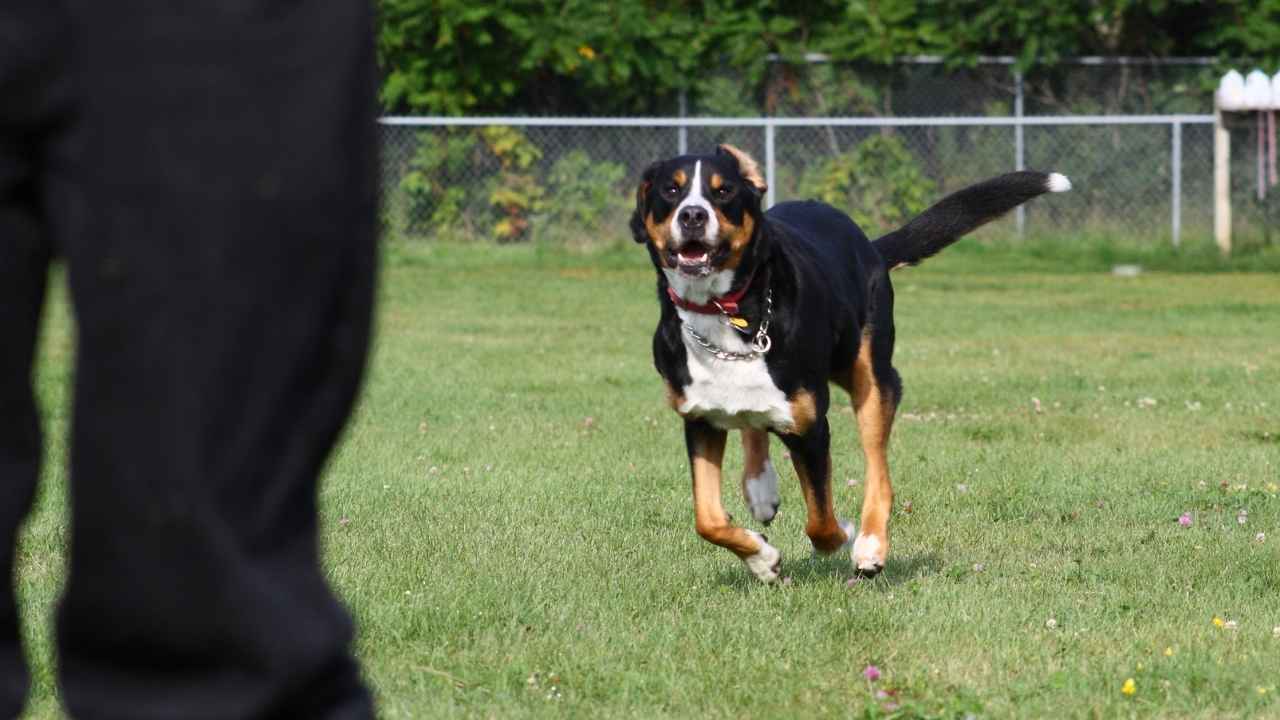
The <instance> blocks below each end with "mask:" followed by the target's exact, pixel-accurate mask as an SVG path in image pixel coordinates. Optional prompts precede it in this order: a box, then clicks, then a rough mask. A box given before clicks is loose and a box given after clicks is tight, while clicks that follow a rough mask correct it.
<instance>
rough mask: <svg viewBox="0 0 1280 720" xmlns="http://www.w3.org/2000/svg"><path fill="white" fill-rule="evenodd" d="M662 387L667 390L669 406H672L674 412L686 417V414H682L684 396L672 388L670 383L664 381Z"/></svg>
mask: <svg viewBox="0 0 1280 720" xmlns="http://www.w3.org/2000/svg"><path fill="white" fill-rule="evenodd" d="M662 385H663V387H665V388H666V389H667V404H668V405H670V406H671V409H672V410H675V411H676V414H677V415H680V416H681V417H684V413H682V412H680V407H681V406H682V405H684V395H681V394H680V391H678V390H676V389H675V388H673V387H671V383H669V382H665V381H664V382H663V383H662Z"/></svg>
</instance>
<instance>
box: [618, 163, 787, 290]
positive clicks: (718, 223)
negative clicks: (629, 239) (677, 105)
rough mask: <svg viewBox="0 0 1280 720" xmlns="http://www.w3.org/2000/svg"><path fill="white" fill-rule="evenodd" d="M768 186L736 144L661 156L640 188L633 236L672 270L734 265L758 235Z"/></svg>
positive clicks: (705, 271)
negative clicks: (708, 151) (706, 152)
mask: <svg viewBox="0 0 1280 720" xmlns="http://www.w3.org/2000/svg"><path fill="white" fill-rule="evenodd" d="M765 187H766V186H765V182H764V178H763V177H762V176H761V174H760V167H759V166H758V165H757V164H756V161H755V160H753V159H752V158H751V156H749V155H747V154H746V153H745V152H743V151H741V150H739V149H738V148H736V147H734V146H732V145H721V146H719V147H717V148H716V151H715V153H713V154H711V155H682V156H680V157H677V158H672V159H671V160H665V161H659V162H656V163H654V164H652V165H650V166H649V168H648V169H647V170H645V171H644V176H643V177H642V178H641V180H640V186H639V188H638V189H637V190H636V210H635V212H634V213H633V214H632V215H631V233H632V236H633V237H634V238H635V241H636V242H638V243H646V244H647V245H648V246H649V251H650V254H651V255H652V256H653V259H654V262H655V263H657V264H658V266H659V267H660V268H662V269H664V270H667V271H669V272H677V273H679V274H681V275H684V276H687V277H690V278H700V277H706V276H708V275H710V274H711V273H714V272H717V271H719V270H726V269H730V270H731V269H734V268H736V267H738V265H739V264H740V263H741V262H742V259H743V256H744V254H745V253H746V252H747V250H748V247H749V246H750V244H751V242H752V241H753V240H754V239H755V237H756V230H757V228H758V227H759V226H760V220H761V198H762V196H763V194H764V191H765Z"/></svg>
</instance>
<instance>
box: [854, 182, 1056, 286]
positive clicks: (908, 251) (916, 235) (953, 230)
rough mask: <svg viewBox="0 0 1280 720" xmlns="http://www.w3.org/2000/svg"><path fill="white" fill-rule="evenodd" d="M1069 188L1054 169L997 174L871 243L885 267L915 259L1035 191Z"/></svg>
mask: <svg viewBox="0 0 1280 720" xmlns="http://www.w3.org/2000/svg"><path fill="white" fill-rule="evenodd" d="M1070 189H1071V181H1070V180H1068V179H1067V176H1066V175H1059V174H1058V173H1042V172H1030V171H1023V172H1012V173H1008V174H1005V175H1000V176H998V177H993V178H991V179H990V180H984V181H982V182H980V183H978V184H976V185H970V186H969V187H967V188H964V189H963V190H959V191H957V192H954V193H952V194H950V195H948V196H946V197H945V198H943V199H942V200H940V201H938V203H937V204H935V205H934V206H933V207H931V208H929V209H928V210H925V211H924V212H923V213H921V214H919V215H917V216H916V217H915V218H913V219H912V220H911V221H910V222H908V223H907V224H906V225H903V226H902V227H900V228H898V229H897V230H894V231H893V232H891V233H889V234H888V235H885V236H884V237H882V238H879V239H878V240H876V241H875V243H874V244H875V246H876V249H877V250H879V251H880V255H881V256H882V257H883V258H884V259H885V263H886V264H887V265H888V266H889V267H890V268H895V267H899V266H901V265H915V264H916V263H918V262H920V261H921V260H924V259H925V258H927V257H930V256H933V255H936V254H938V253H939V252H940V251H941V250H942V249H943V248H945V247H946V246H948V245H950V244H951V243H953V242H955V241H956V240H959V239H960V237H961V236H962V235H965V234H966V233H969V232H972V231H973V230H975V229H977V228H978V227H980V226H982V225H984V224H986V223H988V222H991V221H992V220H995V219H996V218H998V217H1000V216H1001V215H1003V214H1005V213H1006V212H1008V211H1010V210H1012V209H1013V208H1015V207H1017V206H1019V205H1021V204H1022V203H1024V202H1026V201H1028V200H1030V199H1031V198H1034V197H1036V196H1037V195H1043V194H1044V193H1047V192H1066V191H1068V190H1070Z"/></svg>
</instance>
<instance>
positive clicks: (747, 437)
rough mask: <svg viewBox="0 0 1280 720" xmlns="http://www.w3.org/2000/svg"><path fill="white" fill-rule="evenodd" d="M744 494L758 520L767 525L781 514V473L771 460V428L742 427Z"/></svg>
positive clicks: (748, 505)
mask: <svg viewBox="0 0 1280 720" xmlns="http://www.w3.org/2000/svg"><path fill="white" fill-rule="evenodd" d="M742 454H743V463H742V497H743V498H744V499H745V500H746V501H747V507H748V508H750V509H751V515H752V517H754V518H755V519H756V520H759V521H760V522H762V523H764V524H765V525H768V524H769V523H770V522H771V521H772V520H773V516H774V515H777V514H778V504H779V503H780V502H781V499H780V498H779V497H778V473H777V472H776V471H775V470H774V469H773V462H772V461H770V460H769V431H768V430H756V429H755V428H746V429H744V430H743V431H742Z"/></svg>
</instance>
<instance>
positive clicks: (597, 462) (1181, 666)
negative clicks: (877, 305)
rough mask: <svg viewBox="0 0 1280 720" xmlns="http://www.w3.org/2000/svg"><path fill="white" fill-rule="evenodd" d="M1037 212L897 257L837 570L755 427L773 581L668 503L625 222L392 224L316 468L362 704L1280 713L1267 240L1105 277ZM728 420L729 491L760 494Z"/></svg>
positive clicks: (519, 709)
mask: <svg viewBox="0 0 1280 720" xmlns="http://www.w3.org/2000/svg"><path fill="white" fill-rule="evenodd" d="M1053 247H1058V248H1059V249H1060V250H1061V249H1062V248H1066V250H1061V251H1052V250H1050V251H1047V252H1046V251H1040V250H1036V251H1031V250H1027V249H1012V248H1008V247H1004V248H1000V247H997V248H989V247H984V246H982V245H979V244H977V243H971V244H968V245H966V244H963V243H962V244H961V245H960V246H957V248H955V249H953V250H952V251H949V252H948V253H947V254H944V255H943V256H942V257H940V258H937V259H935V260H933V261H930V262H929V263H927V264H925V265H924V266H922V267H919V268H913V269H908V270H903V271H899V272H897V273H895V276H894V282H895V285H896V288H897V308H898V309H897V313H898V314H897V317H898V350H897V355H896V360H897V365H898V368H899V370H900V371H901V373H902V375H903V378H904V381H905V386H906V393H905V398H904V400H903V403H902V406H901V409H900V414H899V420H898V422H897V425H896V432H895V433H894V435H893V442H892V444H891V453H890V462H891V467H892V470H893V478H894V481H895V488H896V491H897V499H896V508H895V516H894V520H893V526H892V531H893V543H894V544H893V553H892V555H891V556H890V559H889V565H888V567H887V569H886V571H885V573H884V574H883V575H882V576H881V577H879V578H877V579H875V580H872V581H861V582H856V583H853V584H852V585H849V584H848V583H847V581H848V580H849V579H850V577H851V572H850V566H849V563H848V558H847V557H834V558H823V559H811V557H810V553H809V543H808V540H807V539H806V538H805V536H804V533H803V524H804V511H803V501H802V499H801V495H800V492H799V488H798V486H797V485H796V481H795V474H794V471H793V470H792V469H791V468H790V467H789V463H783V462H779V463H778V465H779V471H780V473H781V474H782V487H781V490H782V497H783V500H782V510H781V513H780V514H779V517H778V518H777V520H776V521H775V522H774V523H773V525H772V526H771V528H770V529H769V531H768V534H769V537H770V541H771V542H772V543H773V544H775V545H777V546H778V547H779V548H780V549H781V550H782V552H783V575H784V576H787V577H789V578H790V582H789V584H787V585H785V586H779V587H765V586H762V585H760V584H759V583H757V582H756V581H755V580H753V579H752V578H751V577H750V576H749V574H748V572H747V571H746V569H745V568H744V567H743V566H742V565H741V564H740V563H739V561H738V560H737V559H736V558H734V557H733V556H732V555H731V554H730V553H728V552H725V551H723V550H720V549H718V548H715V547H713V546H711V545H710V544H708V543H705V542H703V541H702V540H700V539H699V538H698V536H697V535H696V534H695V533H694V530H693V514H692V507H691V500H690V489H689V486H690V483H689V479H688V469H687V467H686V461H685V452H684V448H683V439H682V438H683V436H682V431H681V425H680V421H679V419H678V418H677V417H676V416H675V415H674V414H673V413H671V411H670V410H668V409H667V407H666V404H665V402H664V399H663V393H662V385H661V383H660V381H659V380H658V378H657V376H656V374H655V373H654V371H653V368H652V364H651V359H650V351H649V343H650V335H651V332H652V329H653V325H654V322H655V320H656V317H657V307H656V300H655V298H654V288H653V283H654V281H653V272H652V269H651V268H649V266H648V264H647V258H646V257H645V255H644V253H643V251H642V250H640V249H639V248H636V247H634V246H628V247H627V248H625V249H623V250H618V251H609V252H604V253H598V254H595V255H587V256H573V255H565V254H562V253H556V252H550V251H539V250H538V249H536V248H529V247H487V248H480V247H460V246H423V245H419V246H411V245H396V246H392V247H391V248H390V249H389V250H388V252H387V262H386V264H385V266H384V272H383V278H382V279H383V286H382V301H381V306H380V310H379V315H380V317H379V332H378V338H377V341H376V347H375V351H374V356H373V360H372V366H371V370H370V374H369V377H368V381H367V384H366V388H365V394H364V398H363V401H362V403H361V406H360V409H359V411H358V413H357V415H356V416H355V417H354V419H353V421H352V423H351V425H350V427H349V430H348V432H347V434H346V436H345V439H344V441H343V443H342V445H341V447H340V449H339V450H338V452H337V454H336V455H335V457H334V459H333V461H332V462H331V464H330V467H329V470H328V473H327V477H326V480H325V483H324V485H323V490H322V500H323V522H322V527H323V539H324V544H325V547H326V559H327V568H328V573H329V577H330V579H331V580H332V582H333V584H334V585H335V586H336V588H337V589H338V591H339V592H340V593H341V595H342V596H343V597H344V598H345V600H346V602H347V603H348V605H349V607H350V608H351V610H352V613H353V614H354V616H355V618H356V620H357V622H358V624H359V639H358V645H357V652H358V654H359V656H360V658H361V660H362V662H363V663H364V667H365V672H366V675H367V678H368V681H369V684H370V685H371V686H372V688H373V690H374V692H375V693H376V696H377V699H378V703H379V707H380V711H381V714H382V715H383V716H385V717H387V718H439V717H496V718H523V717H580V718H610V717H635V718H654V717H672V718H693V717H698V718H770V717H788V718H789V717H964V716H965V715H966V714H968V713H972V714H974V715H975V716H977V717H1116V716H1129V715H1136V716H1142V717H1188V716H1192V717H1280V699H1278V697H1277V696H1278V695H1280V275H1277V274H1276V273H1275V272H1274V270H1275V266H1277V265H1280V263H1276V262H1275V258H1276V256H1275V255H1274V254H1273V255H1270V256H1265V257H1264V258H1263V259H1262V260H1258V259H1257V258H1255V259H1254V260H1246V261H1242V262H1241V263H1239V264H1236V265H1233V266H1228V267H1243V268H1246V269H1252V270H1260V271H1256V272H1249V273H1242V272H1203V273H1177V272H1165V271H1160V272H1147V273H1144V274H1143V275H1141V276H1139V277H1137V278H1119V277H1114V276H1112V275H1111V274H1110V273H1109V272H1106V269H1107V268H1108V267H1109V264H1108V263H1109V261H1111V260H1112V259H1116V258H1113V256H1112V254H1107V253H1103V254H1102V255H1099V254H1098V253H1093V254H1085V255H1083V256H1081V255H1072V254H1070V253H1071V251H1070V245H1069V243H1059V244H1058V245H1057V246H1053ZM1081 257H1083V258H1084V259H1080V258H1081ZM1268 258H1269V259H1268ZM1120 259H1123V258H1120ZM1188 263H1189V265H1191V266H1194V267H1196V268H1198V269H1213V268H1217V267H1218V264H1217V261H1216V260H1214V259H1212V258H1210V257H1208V256H1204V257H1201V258H1200V259H1198V260H1193V261H1188ZM1148 266H1149V267H1157V268H1160V267H1166V268H1172V267H1177V266H1178V263H1177V261H1176V259H1174V260H1170V259H1169V258H1168V257H1165V256H1155V257H1153V258H1152V261H1151V262H1150V263H1148ZM69 328H70V323H69V320H68V311H67V308H66V305H65V301H63V300H61V294H60V293H59V294H58V295H57V296H56V297H55V302H54V303H53V305H52V308H51V312H50V314H49V319H48V324H47V327H46V331H45V338H44V343H43V349H42V354H41V360H42V366H41V371H40V375H39V380H38V382H39V393H40V397H41V399H42V401H43V404H44V407H45V412H46V421H47V425H48V428H49V452H50V458H51V460H50V462H49V463H48V464H47V471H46V476H45V482H44V491H43V494H42V497H41V499H40V501H39V503H38V506H37V509H36V511H35V512H34V513H33V515H32V519H31V521H30V522H29V524H28V527H27V529H26V532H25V535H24V538H23V544H22V548H21V554H20V567H19V572H18V580H17V581H18V584H19V588H20V592H21V596H22V599H21V602H22V605H23V608H24V610H25V614H26V618H25V621H26V624H25V627H24V633H25V636H26V640H27V643H28V650H29V654H30V655H31V656H32V662H33V665H34V668H35V669H34V672H35V681H34V682H35V684H34V688H33V697H32V707H31V712H30V716H31V717H42V718H43V717H55V716H57V714H58V709H57V698H56V691H55V682H54V675H53V669H52V668H53V662H52V658H51V655H52V649H51V648H52V646H51V637H50V633H49V629H48V624H49V619H50V617H51V612H52V605H53V602H54V601H55V599H56V597H57V594H58V592H59V588H60V585H61V577H62V572H63V544H64V542H65V539H66V537H67V526H66V520H65V518H64V516H63V508H64V498H63V494H64V489H65V482H64V476H65V469H64V465H63V463H62V458H63V456H64V454H65V450H66V447H65V443H64V441H63V432H64V430H65V428H66V424H67V420H68V409H67V400H68V381H69V379H70V376H71V369H70V363H71V359H72V353H73V348H72V342H71V340H70V329H69ZM831 415H832V423H833V434H834V436H835V440H834V446H833V457H834V460H833V462H834V467H835V477H836V488H837V490H836V492H837V495H836V501H837V507H838V510H839V512H840V514H841V515H843V516H854V517H856V515H857V508H858V504H859V502H860V500H861V486H860V484H859V482H860V479H861V476H862V457H861V452H860V450H859V445H858V443H857V437H856V428H855V424H854V421H853V418H852V415H851V413H850V412H849V409H848V406H847V402H844V401H843V400H841V401H840V402H836V403H834V404H833V410H832V413H831ZM731 448H733V449H731V451H730V456H729V459H728V461H727V468H726V478H727V481H726V488H725V497H726V507H727V509H728V510H729V511H730V512H731V513H732V514H733V515H734V516H735V517H737V518H739V519H740V520H744V519H745V520H746V521H747V524H748V527H752V528H754V529H759V527H758V524H756V523H755V522H754V521H752V520H751V519H750V513H749V512H747V511H746V509H745V507H744V505H743V502H742V499H741V497H740V496H739V494H738V492H737V489H736V488H737V477H738V473H739V468H740V466H741V458H740V452H739V451H738V450H737V449H736V439H733V440H731ZM782 451H783V448H782V447H781V444H780V443H778V442H776V441H775V443H774V454H775V460H779V461H780V460H781V458H782V454H783V453H782ZM1183 513H1190V515H1191V517H1192V518H1193V523H1192V525H1191V526H1190V527H1182V526H1180V525H1179V523H1178V522H1177V519H1178V517H1179V515H1181V514H1183ZM1242 518H1243V522H1241V519H1242ZM1259 533H1265V534H1266V538H1265V540H1262V541H1259V540H1258V537H1260V536H1259ZM1215 617H1216V618H1220V619H1221V620H1222V621H1223V622H1224V623H1226V622H1227V621H1230V622H1231V623H1234V626H1235V629H1230V627H1217V626H1215V624H1214V619H1215ZM1273 628H1274V630H1273ZM868 665H875V666H877V667H878V668H879V670H880V671H881V673H882V676H881V678H880V679H879V680H878V681H875V682H871V681H868V680H867V679H866V678H864V676H863V671H864V668H866V667H867V666H868ZM1128 678H1132V679H1133V680H1134V685H1133V688H1134V692H1133V693H1132V694H1131V695H1126V694H1124V693H1122V687H1123V685H1124V683H1125V681H1126V679H1128Z"/></svg>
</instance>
